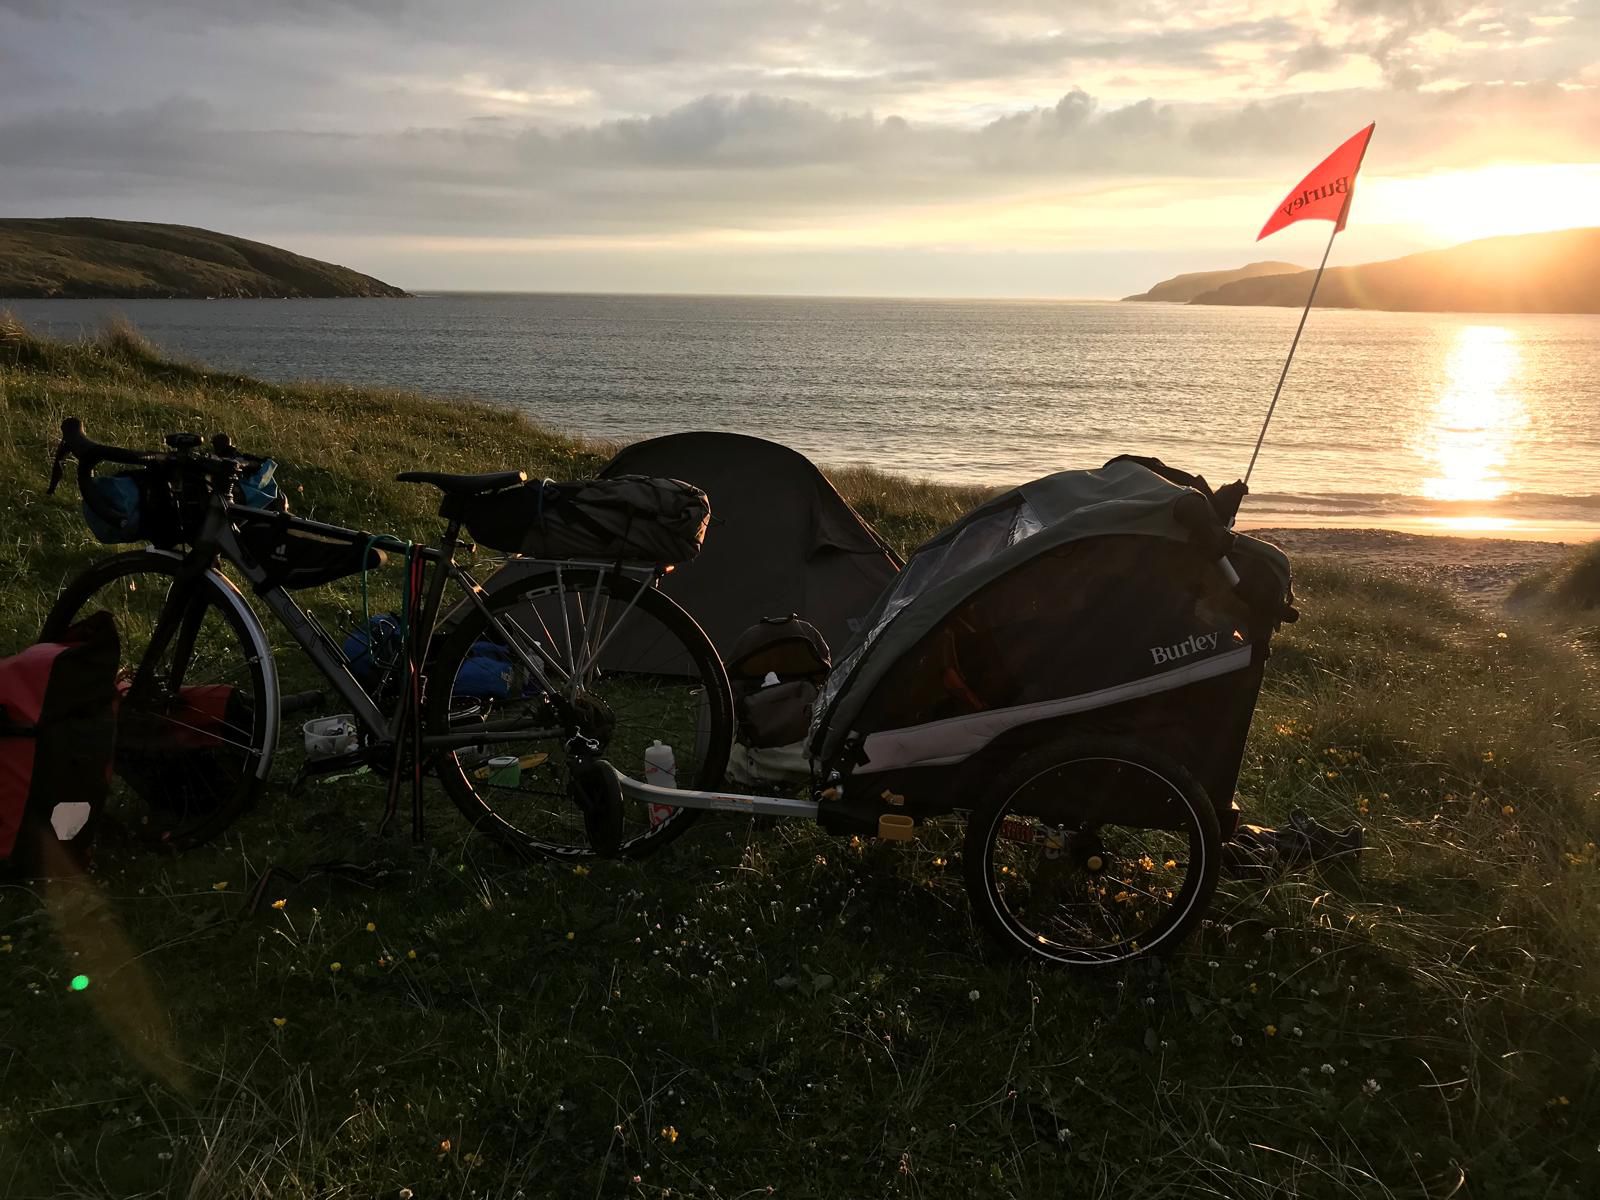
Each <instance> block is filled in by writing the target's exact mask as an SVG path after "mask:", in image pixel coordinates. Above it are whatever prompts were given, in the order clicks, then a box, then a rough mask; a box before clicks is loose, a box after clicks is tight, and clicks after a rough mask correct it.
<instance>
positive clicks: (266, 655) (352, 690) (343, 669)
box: [135, 495, 658, 777]
mask: <svg viewBox="0 0 1600 1200" xmlns="http://www.w3.org/2000/svg"><path fill="white" fill-rule="evenodd" d="M279 516H281V514H279V513H276V512H274V511H271V510H267V509H259V508H251V507H249V506H247V505H239V504H233V503H231V502H229V501H227V500H226V499H224V498H223V497H221V496H218V495H213V497H212V499H211V501H210V503H209V504H208V506H207V510H206V514H205V517H204V519H203V521H202V523H201V527H200V530H199V532H198V534H197V536H196V538H195V541H194V545H193V548H192V549H191V550H190V551H189V553H188V554H185V555H180V554H178V553H176V552H173V551H162V552H161V553H168V554H171V555H172V557H174V558H177V559H180V560H181V562H182V563H183V566H182V568H181V569H180V570H179V571H178V572H177V586H176V587H175V588H174V589H173V592H172V595H171V596H170V597H169V598H168V601H167V604H166V606H165V607H164V608H163V610H162V613H161V615H160V617H159V618H158V620H157V624H156V628H155V630H154V631H153V633H152V636H151V639H150V643H149V645H148V646H147V647H146V650H145V654H144V657H143V659H142V660H141V663H140V666H139V669H138V671H137V673H136V675H135V680H136V681H138V680H149V679H150V678H151V675H152V672H151V671H150V667H151V664H153V663H158V662H160V660H161V658H162V656H163V655H164V654H165V653H166V650H167V648H168V646H169V645H170V644H171V642H172V640H173V638H174V637H177V638H179V639H180V641H179V644H178V647H177V653H176V655H175V656H174V657H175V662H176V663H179V664H181V663H182V662H183V661H184V660H185V658H186V655H187V654H188V653H189V652H191V651H192V649H193V646H192V644H191V645H189V646H187V647H185V646H184V644H183V641H182V640H181V639H183V638H185V637H187V638H189V639H191V641H192V638H193V636H194V633H193V631H192V630H188V631H187V632H186V630H185V624H184V622H185V621H186V619H187V616H188V611H189V610H188V600H189V598H190V597H191V596H192V594H193V593H192V587H193V585H194V584H195V583H196V582H197V581H198V580H200V579H201V578H203V577H206V576H211V577H212V580H213V583H214V584H219V585H220V586H221V587H222V590H223V592H224V594H225V595H227V598H228V602H229V603H230V605H231V606H232V607H233V608H234V609H235V610H236V611H237V612H238V614H239V615H240V617H241V619H242V620H243V622H244V624H245V626H246V627H247V628H248V629H249V631H250V637H251V641H252V644H253V647H254V649H255V651H256V653H258V654H259V655H260V656H261V657H262V659H263V663H264V667H265V669H266V679H267V690H268V692H269V695H268V696H266V697H264V698H263V699H264V700H265V701H266V702H267V704H268V707H269V712H270V716H269V718H268V727H267V732H268V737H267V739H266V746H265V748H264V751H263V754H262V761H261V763H260V764H259V766H258V768H257V775H258V776H260V777H265V775H266V772H267V769H268V768H269V766H270V763H271V758H272V753H273V750H274V748H275V746H276V742H277V734H278V724H279V721H278V716H279V701H280V697H279V694H278V681H277V671H276V664H275V662H274V660H273V656H272V652H271V647H270V644H269V642H268V641H267V638H266V633H265V629H264V628H263V626H262V623H261V619H260V617H259V615H258V614H257V613H256V612H255V610H254V609H253V608H252V607H251V605H250V604H249V603H248V601H247V600H246V598H245V597H244V595H243V594H242V593H240V592H239V590H238V589H237V588H236V587H235V586H234V585H233V584H232V582H231V581H229V580H228V579H227V577H226V576H224V575H222V574H221V573H220V572H218V571H217V570H216V569H215V563H216V560H217V559H218V558H219V557H221V558H222V559H224V560H225V561H227V562H229V563H232V564H233V565H234V567H235V568H237V569H238V570H239V571H240V572H241V573H242V574H243V575H244V577H245V579H246V580H247V581H248V582H249V583H250V584H251V585H252V587H253V588H254V590H255V593H256V595H257V596H258V597H259V598H260V600H261V602H262V603H263V604H265V605H266V607H267V609H268V610H269V611H270V612H271V613H272V614H273V615H274V616H275V617H276V618H277V619H278V621H279V623H280V624H281V625H282V626H283V627H284V628H285V629H286V630H288V632H289V634H290V636H291V637H293V638H294V640H295V642H296V644H298V645H299V647H300V648H301V650H302V651H304V653H305V655H306V657H307V658H309V659H310V660H311V662H312V664H313V665H314V666H315V667H316V668H317V670H318V671H319V672H320V673H321V675H322V676H323V677H324V678H325V679H326V680H327V681H328V683H329V684H330V685H331V686H332V687H333V689H334V691H335V692H337V693H338V695H339V697H340V698H341V699H342V700H343V701H344V703H345V704H347V705H348V706H349V707H350V710H351V712H352V714H353V715H354V716H355V718H356V720H357V721H358V722H359V724H360V725H361V727H362V728H363V729H365V730H366V731H367V732H368V733H369V734H370V735H371V739H372V744H371V745H369V746H368V747H367V750H369V751H370V750H378V749H386V748H389V747H392V746H393V745H394V743H395V740H396V737H395V730H396V728H397V727H398V725H399V720H400V714H401V712H402V706H403V705H404V703H405V701H404V699H401V700H399V701H397V702H396V706H395V710H394V712H393V714H386V713H385V712H384V711H383V709H382V708H381V707H380V705H379V703H378V701H377V700H375V699H374V698H373V696H372V695H371V693H369V692H368V691H367V689H366V688H365V687H364V686H363V685H362V683H361V682H360V681H359V680H358V679H357V678H356V677H355V676H354V674H352V673H351V671H350V667H349V663H348V661H347V660H346V658H345V656H344V654H343V653H342V651H341V650H340V648H339V647H338V646H337V645H336V644H335V643H334V642H333V640H332V639H331V638H330V637H329V636H328V634H327V632H326V631H325V630H324V629H323V628H322V626H321V625H319V624H318V623H317V621H316V620H315V619H314V618H313V617H312V616H311V615H310V614H309V613H307V612H306V611H305V610H304V609H303V608H301V607H300V605H299V604H298V603H296V602H295V599H294V597H293V596H292V595H291V593H290V592H289V590H288V589H287V588H285V587H283V586H281V585H272V584H269V582H268V580H269V575H268V572H267V571H266V570H265V569H264V568H263V567H261V566H260V565H259V564H258V563H256V561H255V559H254V558H253V556H252V555H251V554H250V552H249V551H248V550H246V549H245V547H244V546H243V545H241V543H240V540H239V537H238V535H237V533H236V532H235V529H234V525H235V522H236V521H237V520H239V519H249V518H251V517H261V518H277V517H279ZM295 520H296V523H297V528H300V529H302V530H305V531H307V532H310V533H322V534H325V535H328V536H330V537H337V538H342V539H347V540H352V541H359V540H364V539H370V538H371V537H372V536H373V535H371V534H368V533H366V532H365V531H361V530H352V529H347V528H345V527H343V526H338V525H328V524H324V523H322V522H317V521H310V520H307V519H305V518H299V517H297V518H295ZM459 544H460V523H459V522H456V521H451V522H449V523H448V525H447V527H446V530H445V534H444V537H443V538H442V539H441V541H440V543H439V545H438V546H434V547H429V546H418V547H416V549H415V551H414V552H415V553H416V554H417V555H418V556H419V557H421V558H422V560H423V562H424V563H425V564H426V568H427V576H426V584H425V587H424V591H423V599H422V607H421V611H420V613H419V616H418V619H419V622H420V627H421V628H422V629H423V630H425V631H426V632H425V633H424V635H423V638H422V640H421V643H420V645H419V647H418V655H419V659H420V660H421V661H422V662H423V663H424V664H425V663H426V662H427V654H428V646H429V642H430V641H431V639H432V635H433V630H434V627H435V622H436V621H437V620H438V616H439V610H440V606H441V603H442V600H443V596H444V589H445V585H446V583H447V582H451V581H454V582H455V584H456V585H457V587H459V588H460V589H461V591H462V592H463V593H464V594H465V597H466V600H467V602H468V603H470V604H471V605H472V606H474V607H476V608H477V609H478V610H479V611H480V612H481V613H482V614H483V615H484V617H485V619H486V620H487V621H488V622H489V625H490V627H491V628H492V629H493V630H494V631H495V632H496V633H497V634H498V635H499V637H500V638H501V639H502V641H503V642H504V644H505V646H506V647H507V649H508V651H509V652H510V653H511V654H512V655H513V656H514V657H515V658H516V659H517V661H518V663H519V665H520V666H521V667H522V668H523V669H524V670H526V671H527V672H528V674H529V678H530V679H531V680H532V681H533V682H534V683H535V684H536V685H537V686H538V687H539V688H540V689H541V690H542V692H543V694H544V695H545V696H547V697H549V699H550V702H551V704H552V717H553V720H552V722H551V725H550V727H549V729H548V730H547V731H542V732H544V733H545V734H546V736H553V735H558V734H567V733H573V732H576V722H575V721H574V720H573V715H572V713H571V712H570V711H568V709H567V705H566V704H565V702H564V699H563V697H562V692H561V683H562V682H563V681H564V680H565V679H569V678H570V675H569V674H568V673H567V672H566V671H564V670H562V669H561V668H560V666H559V665H558V664H557V663H555V662H554V661H553V660H552V659H549V658H548V657H546V656H544V655H541V654H539V653H538V652H537V651H536V650H535V649H533V647H536V646H537V645H538V644H539V642H538V639H537V638H534V637H532V636H531V635H529V634H528V633H526V632H525V631H524V630H522V629H521V628H520V627H519V626H518V625H517V623H516V622H515V621H514V620H511V619H509V618H508V619H506V620H502V619H501V618H500V617H498V616H497V615H496V614H495V613H494V612H493V611H491V610H490V608H489V606H488V604H487V603H486V602H485V600H484V595H485V593H484V589H483V588H482V586H481V585H480V584H479V583H478V581H477V580H476V579H475V578H473V576H472V575H471V573H470V572H468V571H467V570H466V569H465V568H463V567H461V566H459V565H457V564H456V562H455V560H454V554H455V549H456V547H457V546H458V545H459ZM552 565H553V567H554V569H555V574H556V577H557V579H558V580H559V579H560V577H561V573H562V571H563V569H564V568H566V567H578V568H595V567H599V568H603V569H604V570H607V571H612V572H616V571H617V570H618V568H617V566H616V564H614V563H578V562H567V563H554V564H552ZM621 573H623V574H624V575H630V576H634V575H636V576H638V577H639V580H640V584H639V589H638V591H637V592H636V593H635V594H634V598H633V600H632V601H630V603H629V606H628V610H631V609H632V606H633V603H635V602H637V599H638V596H639V595H642V594H643V592H644V591H645V590H646V589H647V588H650V587H652V586H653V585H654V584H655V582H656V580H657V578H658V572H657V571H656V570H655V569H654V568H643V567H640V568H634V569H633V570H631V571H630V570H627V569H622V571H621ZM598 590H599V589H598V585H597V588H596V593H597V597H598ZM596 603H598V599H597V601H596ZM628 610H625V611H624V613H623V614H622V617H624V618H625V617H626V615H627V611H628ZM562 618H563V623H564V626H565V627H564V630H563V632H564V635H565V649H566V652H567V659H566V661H567V662H568V663H569V664H572V666H573V668H574V670H573V674H576V675H578V677H579V678H582V677H583V674H584V672H585V671H587V670H588V669H589V668H590V667H591V666H592V665H593V664H594V663H595V662H596V661H598V659H599V656H600V653H601V652H602V651H603V650H604V649H605V647H606V645H607V644H608V643H609V641H610V639H611V636H612V635H614V634H615V632H616V630H617V628H619V627H620V625H621V618H619V619H618V621H617V623H616V624H614V625H613V626H612V627H611V630H610V631H609V632H608V633H607V634H606V636H604V637H603V638H601V639H600V640H599V641H598V642H597V643H596V644H595V645H593V646H590V645H589V644H588V643H587V641H585V642H584V643H582V644H580V645H579V646H576V647H574V646H573V645H572V638H571V629H570V625H568V624H566V621H567V613H566V610H565V608H564V607H563V610H562ZM603 623H604V618H603V610H602V618H601V621H600V622H599V624H600V625H601V626H603ZM588 635H589V629H588V626H587V623H586V626H585V633H584V636H585V639H587V638H588ZM546 667H549V668H550V669H551V671H553V672H555V673H558V674H560V675H561V676H562V677H563V679H552V678H551V675H550V673H547V671H546ZM136 686H138V685H137V683H136ZM146 686H149V684H148V683H147V684H146ZM512 724H513V725H515V727H514V728H510V727H508V728H507V729H506V730H505V731H504V732H496V731H495V730H494V729H493V727H492V726H489V727H484V726H479V727H477V728H475V729H472V730H470V731H464V732H461V733H443V734H426V735H424V736H423V737H422V738H421V744H422V747H423V749H424V750H431V751H441V750H450V749H457V748H460V747H463V746H485V745H492V744H496V743H501V742H515V741H521V740H524V739H526V738H527V737H528V736H529V732H530V731H529V729H528V726H527V725H526V724H525V723H516V722H513V723H512Z"/></svg>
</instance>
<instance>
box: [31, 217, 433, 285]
mask: <svg viewBox="0 0 1600 1200" xmlns="http://www.w3.org/2000/svg"><path fill="white" fill-rule="evenodd" d="M403 295H405V293H404V292H403V291H401V290H400V289H399V288H397V287H393V286H391V285H389V284H387V283H384V282H383V281H382V280H379V279H374V278H372V277H371V276H370V275H362V274H361V273H359V272H357V271H352V270H350V269H349V268H348V267H340V266H335V265H334V264H333V263H325V262H321V261H319V260H317V259H314V258H306V257H304V256H302V255H299V254H293V253H291V252H289V251H288V250H281V249H279V248H278V247H276V246H268V245H265V244H263V243H261V242H252V241H247V240H245V239H244V238H237V237H230V236H228V235H227V234H221V233H213V232H211V231H210V230H208V229H196V228H193V227H191V226H187V225H160V224H154V223H150V222H143V221H105V220H98V219H95V218H89V217H56V218H50V219H45V220H27V219H7V220H0V296H12V297H20V296H36V297H37V296H69V297H101V296H110V297H120V298H131V297H179V296H186V297H199V298H205V297H210V296H266V297H278V296H403Z"/></svg>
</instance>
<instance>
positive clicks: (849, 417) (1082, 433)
mask: <svg viewBox="0 0 1600 1200" xmlns="http://www.w3.org/2000/svg"><path fill="white" fill-rule="evenodd" d="M0 309H8V310H10V311H11V312H13V313H14V314H15V315H16V316H17V317H18V318H19V319H21V320H22V321H23V323H24V324H26V325H28V326H29V327H30V328H32V329H34V330H36V331H38V332H40V333H44V334H48V335H50V336H55V337H68V338H70V337H77V336H80V335H83V334H89V333H93V332H94V331H95V330H97V329H98V328H100V327H101V326H103V325H104V324H105V322H106V321H107V320H109V319H112V318H113V317H122V318H125V319H126V320H128V321H130V322H131V323H132V324H133V325H134V326H135V327H137V328H138V329H139V330H140V331H141V332H142V333H143V334H144V335H145V336H146V337H148V338H149V339H150V340H151V341H152V342H154V343H155V344H156V345H157V346H159V347H160V348H161V349H162V350H163V351H165V352H167V353H170V354H173V355H176V356H179V357H182V358H186V359H191V360H194V361H197V362H201V363H204V364H206V365H208V366H211V367H215V368H217V369H219V370H232V371H240V372H245V373H249V374H253V375H258V376H260V377H262V378H265V379H269V380H276V381H287V380H298V379H320V380H328V381H336V382H341V383H351V384H359V385H369V386H378V387H396V388H405V389H410V390H416V391H420V392H425V393H430V394H434V395H445V396H460V397H463V398H473V399H478V400H482V401H485V402H487V403H490V404H495V405H501V406H504V407H506V408H508V409H513V410H516V411H518V412H521V413H524V414H526V415H527V416H528V417H530V418H532V419H533V420H536V421H538V422H539V423H540V424H543V425H545V426H548V427H550V428H552V429H556V430H559V431H561V432H564V433H569V434H574V435H577V436H581V437H586V438H594V439H602V440H606V441H612V442H629V441H634V440H638V439H641V438H646V437H652V436H656V435H659V434H664V433H671V432H679V431H682V430H686V429H718V430H726V431H730V432H736V433H746V434H755V435H758V436H762V437H767V438H771V439H773V440H775V441H779V442H783V443H785V444H787V445H790V446H793V447H794V448H795V449H797V450H799V451H801V452H802V453H804V454H806V455H807V456H808V457H810V458H812V459H813V460H814V461H816V462H817V463H819V464H820V465H823V466H829V467H851V466H859V465H865V466H870V467H873V468H876V469H879V470H886V471H892V472H896V473H900V474H905V475H911V476H916V477H921V478H927V479H930V480H933V481H935V482H940V483H952V484H982V485H990V486H996V487H998V486H1004V485H1007V484H1014V483H1018V482H1021V481H1023V480H1026V479H1029V478H1033V477H1036V476H1038V475H1042V474H1047V473H1049V472H1051V471H1057V470H1063V469H1069V468H1079V467H1086V466H1096V465H1098V464H1100V463H1102V462H1104V461H1105V460H1106V459H1107V458H1110V457H1112V456H1114V455H1116V454H1123V453H1132V454H1146V455H1153V456H1155V457H1159V458H1162V459H1164V460H1165V461H1167V462H1168V463H1170V464H1172V465H1173V466H1176V467H1180V468H1182V469H1184V470H1188V471H1194V472H1197V473H1200V474H1203V475H1205V476H1206V477H1207V478H1208V479H1209V480H1210V481H1211V482H1212V483H1214V484H1218V483H1223V482H1228V481H1230V480H1232V479H1234V478H1237V477H1238V476H1239V475H1241V474H1242V473H1243V471H1244V468H1245V464H1246V463H1247V462H1248V461H1249V457H1250V451H1251V448H1252V447H1253V446H1254V443H1255V439H1256V435H1257V433H1258V432H1259V430H1260V425H1261V420H1262V418H1263V417H1264V416H1265V413H1266V409H1267V405H1268V403H1269V402H1270V400H1271V397H1272V389H1273V386H1274V384H1275V383H1276V382H1277V378H1278V373H1279V371H1280V370H1281V369H1282V365H1283V356H1284V354H1285V353H1286V352H1287V350H1288V347H1289V343H1290V339H1291V337H1292V336H1293V332H1294V325H1295V322H1296V321H1297V320H1298V319H1299V312H1298V310H1291V309H1278V308H1221V307H1210V306H1203V307H1202V306H1186V305H1165V304H1147V303H1128V302H1118V301H1101V300H1065V299H1063V300H1034V299H1015V300H1000V299H976V300H961V299H893V298H887V299H886V298H872V299H869V298H860V297H800V296H728V295H646V294H602V293H594V294H585V293H572V292H547V293H537V292H535V293H510V292H503V293H483V292H424V293H420V294H419V295H418V296H417V297H416V298H414V299H412V300H407V301H404V302H396V303H381V302H378V301H373V300H305V301H297V302H286V301H280V300H226V301H195V300H122V301H98V300H94V301H91V300H16V301H0ZM1597 358H1600V316H1590V315H1544V314H1537V315H1532V314H1529V315H1517V314H1503V313H1494V314H1472V313H1394V312H1372V311H1355V310H1346V309H1318V310H1316V311H1315V312H1313V313H1312V315H1311V318H1310V321H1309V323H1308V326H1307V328H1306V332H1305V334H1304V336H1303V338H1302V340H1301V345H1300V349H1299V351H1298V353H1297V355H1296V358H1295V362H1294V365H1293V367H1292V369H1291V371H1290V374H1289V378H1288V382H1287V383H1286V385H1285V387H1284V392H1283V398H1282V400H1281V401H1280V403H1279V407H1278V412H1277V415H1276V417H1275V418H1274V421H1273V425H1272V428H1271V429H1270V431H1269V433H1268V436H1267V440H1266V443H1265V446H1264V447H1263V449H1262V452H1261V458H1260V461H1259V463H1258V465H1257V468H1256V472H1255V475H1254V477H1253V479H1252V481H1251V486H1252V489H1253V494H1252V496H1251V497H1250V498H1249V499H1248V500H1247V501H1246V503H1245V507H1244V509H1243V510H1242V512H1241V525H1242V526H1245V527H1263V526H1270V525H1275V524H1278V525H1326V526H1333V527H1375V528H1388V529H1403V530H1408V531H1416V532H1438V533H1455V534H1474V535H1483V536H1497V537H1522V538H1529V537H1536V538H1547V539H1551V540H1569V541H1570V540H1584V539H1588V538H1592V537H1595V536H1600V421H1597V420H1596V417H1597V415H1600V377H1597V375H1596V373H1595V372H1594V370H1593V364H1594V362H1595V361H1597ZM403 466H404V464H400V463H397V464H396V470H399V469H402V468H403Z"/></svg>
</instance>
